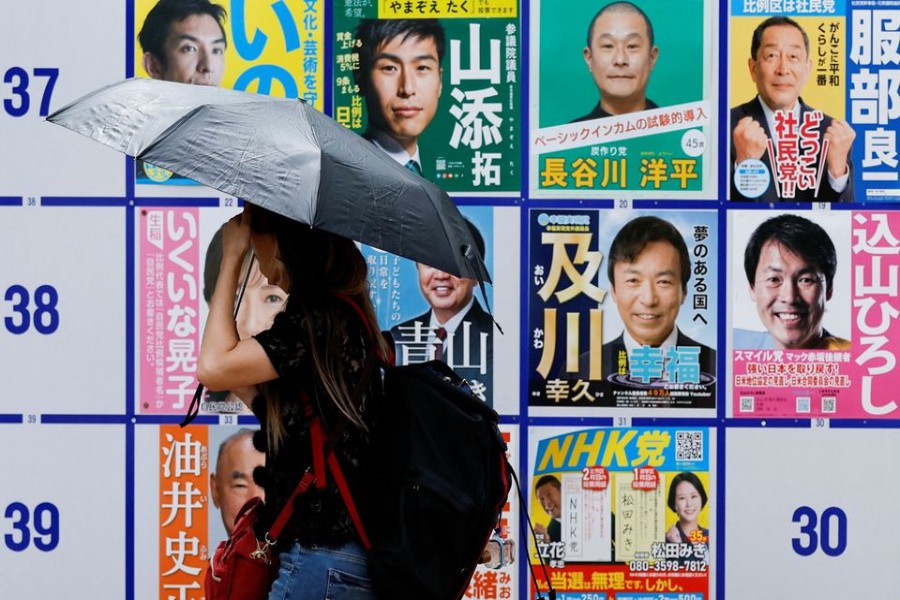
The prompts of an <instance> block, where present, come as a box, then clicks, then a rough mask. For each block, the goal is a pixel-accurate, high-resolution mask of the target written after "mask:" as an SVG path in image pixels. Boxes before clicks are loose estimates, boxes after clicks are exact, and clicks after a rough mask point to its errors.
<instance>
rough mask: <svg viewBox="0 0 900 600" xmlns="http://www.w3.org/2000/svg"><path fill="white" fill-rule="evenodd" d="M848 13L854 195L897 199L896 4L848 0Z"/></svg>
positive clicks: (899, 17)
mask: <svg viewBox="0 0 900 600" xmlns="http://www.w3.org/2000/svg"><path fill="white" fill-rule="evenodd" d="M847 17H848V19H847V20H848V28H849V32H848V34H847V40H848V41H849V47H850V51H849V53H848V55H847V77H848V80H847V82H846V86H847V102H848V104H849V107H848V111H847V112H848V120H849V121H850V123H851V124H852V126H853V129H854V130H855V131H856V138H857V139H856V141H855V142H854V144H853V163H854V165H857V166H856V170H855V172H854V175H855V180H854V185H855V186H856V190H857V191H856V199H857V200H865V201H867V202H884V201H893V202H896V201H898V200H900V174H898V172H900V169H898V164H897V130H898V129H900V123H898V120H900V89H898V88H900V53H898V50H897V36H898V35H900V5H898V4H897V2H895V1H892V0H865V1H862V0H850V1H849V7H848V14H847Z"/></svg>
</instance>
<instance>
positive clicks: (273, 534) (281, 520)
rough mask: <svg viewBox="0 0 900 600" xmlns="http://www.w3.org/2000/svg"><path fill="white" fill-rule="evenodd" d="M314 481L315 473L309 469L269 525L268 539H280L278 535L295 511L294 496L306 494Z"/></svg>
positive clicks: (273, 540)
mask: <svg viewBox="0 0 900 600" xmlns="http://www.w3.org/2000/svg"><path fill="white" fill-rule="evenodd" d="M312 482H313V474H312V473H310V472H309V470H308V469H307V471H306V472H305V473H303V477H301V478H300V483H298V484H297V487H295V488H294V492H293V493H292V494H291V496H290V497H289V498H288V499H287V503H286V504H285V505H284V508H282V509H281V512H280V513H278V517H276V518H275V522H273V523H272V526H271V527H269V532H268V533H267V534H266V537H267V538H269V539H268V540H267V541H272V542H275V541H276V540H277V539H278V536H279V535H281V530H282V529H284V526H285V525H286V524H287V522H288V519H290V518H291V515H292V514H293V513H294V498H296V497H297V496H299V495H301V494H305V493H306V490H308V489H309V486H310V485H311V484H312Z"/></svg>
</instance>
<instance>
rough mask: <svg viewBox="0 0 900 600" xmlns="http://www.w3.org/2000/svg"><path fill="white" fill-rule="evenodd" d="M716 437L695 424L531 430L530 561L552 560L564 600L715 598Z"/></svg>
mask: <svg viewBox="0 0 900 600" xmlns="http://www.w3.org/2000/svg"><path fill="white" fill-rule="evenodd" d="M714 437H715V436H713V435H712V434H711V430H709V429H706V428H702V427H693V426H682V427H615V428H605V427H603V428H593V429H577V428H564V427H532V428H530V429H529V433H528V445H529V449H528V465H529V473H530V482H529V490H528V493H529V507H528V514H529V516H530V518H531V520H532V523H534V528H535V532H536V539H537V542H536V543H531V544H530V547H529V557H530V561H531V563H532V564H533V565H537V564H539V562H540V561H539V557H540V558H543V560H544V562H545V563H546V564H547V565H548V571H547V572H548V573H549V577H550V579H551V581H552V582H553V585H554V587H555V588H556V590H557V591H558V592H561V593H563V594H564V595H567V594H569V595H571V594H583V593H585V592H596V591H605V592H607V593H610V594H612V593H618V592H624V591H628V592H630V593H631V592H633V593H635V594H651V593H652V594H653V596H652V597H653V598H663V599H665V600H672V599H674V598H677V594H675V595H671V596H670V595H667V594H662V595H657V594H658V593H659V591H661V590H669V591H673V592H674V591H677V592H678V594H685V593H687V594H692V593H694V594H698V596H696V597H697V598H700V597H708V594H709V593H710V590H709V582H710V580H711V577H712V576H713V575H712V571H713V565H712V564H711V563H710V556H711V555H712V552H711V549H713V550H714V547H715V536H714V535H711V534H710V532H711V531H715V525H714V523H713V520H714V519H715V515H716V510H715V502H714V491H715V488H716V482H715V469H714V463H715V460H714V457H715V442H714ZM537 575H538V585H540V586H541V589H546V585H545V583H544V581H543V580H542V579H541V578H542V576H543V573H542V572H541V570H540V569H539V570H538V571H537ZM566 597H568V596H566ZM609 597H610V598H611V597H613V596H609ZM615 597H622V596H620V595H617V596H615ZM636 597H642V598H643V597H644V596H643V595H639V596H636ZM646 597H648V598H649V597H651V596H649V595H648V596H646Z"/></svg>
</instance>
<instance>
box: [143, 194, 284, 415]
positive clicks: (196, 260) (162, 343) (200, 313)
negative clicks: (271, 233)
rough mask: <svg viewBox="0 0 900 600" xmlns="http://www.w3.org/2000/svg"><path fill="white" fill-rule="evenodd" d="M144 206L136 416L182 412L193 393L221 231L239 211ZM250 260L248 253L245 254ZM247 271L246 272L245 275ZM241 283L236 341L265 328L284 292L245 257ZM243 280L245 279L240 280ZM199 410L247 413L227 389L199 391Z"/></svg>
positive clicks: (227, 204) (229, 205) (227, 206)
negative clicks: (224, 390) (242, 286)
mask: <svg viewBox="0 0 900 600" xmlns="http://www.w3.org/2000/svg"><path fill="white" fill-rule="evenodd" d="M235 204H236V203H235V202H234V201H233V199H232V200H224V201H223V205H222V206H203V207H200V206H147V207H142V208H140V209H139V210H137V211H135V225H134V227H135V229H134V231H135V238H136V244H135V246H136V247H135V258H136V265H135V273H136V276H137V281H136V284H135V314H136V315H137V318H136V323H135V338H134V339H135V345H136V352H135V363H136V368H137V396H136V399H137V407H136V412H137V413H139V414H155V415H183V414H185V413H186V412H187V409H188V406H189V405H190V404H191V400H192V398H193V396H194V393H195V391H196V390H197V386H198V383H199V382H198V381H197V361H198V359H199V356H200V341H201V340H202V339H203V328H204V326H205V324H206V315H207V313H208V306H209V299H210V298H211V297H212V292H213V290H214V289H215V286H216V280H217V279H218V274H219V264H220V262H221V260H222V236H221V232H220V231H219V230H220V228H221V227H222V226H223V225H224V224H225V222H226V221H227V220H228V219H229V218H231V217H232V216H234V215H236V214H239V209H238V208H237V207H236V206H235ZM248 259H249V257H248ZM248 272H249V275H248ZM242 277H246V279H247V287H246V289H245V293H244V295H243V296H242V297H241V305H240V307H239V309H238V313H237V320H236V323H237V329H238V333H239V335H240V336H241V337H242V338H246V337H248V336H251V335H254V334H256V333H259V332H260V331H262V330H263V329H267V328H268V327H269V326H270V325H271V322H272V319H274V315H275V313H276V312H278V311H280V310H281V309H282V308H283V306H284V303H285V301H286V300H287V294H285V293H284V292H283V291H282V290H281V289H280V288H277V287H276V286H273V285H269V284H268V281H267V280H266V279H265V277H264V276H262V274H261V273H260V272H259V267H258V263H256V261H254V262H253V264H250V261H249V260H245V263H244V266H243V270H242ZM241 281H243V278H242V280H241ZM200 412H201V414H222V415H236V414H249V413H250V410H249V409H248V408H247V406H246V405H245V404H244V403H243V402H241V400H240V399H239V398H238V397H237V396H235V395H234V394H232V393H230V392H210V391H209V390H205V391H204V393H203V395H202V396H201V402H200Z"/></svg>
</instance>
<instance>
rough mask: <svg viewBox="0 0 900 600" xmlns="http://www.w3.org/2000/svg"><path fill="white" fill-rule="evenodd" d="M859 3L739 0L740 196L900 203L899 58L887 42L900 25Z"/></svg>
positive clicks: (733, 30)
mask: <svg viewBox="0 0 900 600" xmlns="http://www.w3.org/2000/svg"><path fill="white" fill-rule="evenodd" d="M859 4H860V5H864V6H865V8H863V7H862V6H861V7H860V10H856V9H853V10H851V6H852V5H853V3H852V2H846V1H844V0H837V1H834V2H792V3H788V2H784V3H781V2H779V3H774V2H772V3H765V2H743V1H741V0H732V1H731V2H730V7H731V13H730V19H729V32H730V49H729V52H730V58H729V67H728V73H729V79H730V83H729V106H730V107H731V111H730V112H731V114H730V123H729V126H728V138H729V141H730V144H729V146H730V149H729V157H728V165H729V172H730V173H731V185H730V196H729V197H730V199H731V200H732V201H739V202H851V201H860V200H879V199H882V200H890V199H892V198H893V199H897V197H898V196H897V191H896V190H897V169H896V155H893V156H892V155H891V152H894V153H895V151H896V140H895V139H894V138H895V137H896V136H895V134H894V133H892V132H888V130H889V129H891V128H890V126H889V124H890V122H891V121H892V120H894V119H896V118H897V117H898V116H900V113H898V112H897V111H896V109H894V110H891V109H889V108H888V105H889V99H890V98H891V97H893V98H894V99H895V102H896V98H897V95H896V94H897V92H896V85H897V84H896V81H895V82H894V83H893V84H892V83H891V77H892V75H891V74H892V73H896V70H895V68H891V66H892V65H891V63H892V62H893V66H894V67H896V64H897V61H898V58H897V55H896V53H894V55H893V56H891V55H890V53H887V52H886V53H884V54H883V53H882V50H880V48H881V43H880V42H879V41H878V40H880V39H881V37H879V36H883V35H887V36H890V35H891V34H890V33H888V32H890V31H891V30H892V28H893V31H895V32H896V30H897V24H896V20H894V21H893V23H892V21H891V19H890V18H887V19H884V18H883V17H886V16H887V13H886V12H885V11H880V10H877V9H878V7H879V5H880V4H881V3H880V2H860V3H859ZM873 9H874V10H873ZM894 19H896V15H895V16H894ZM798 27H799V29H798ZM757 30H758V34H757V39H758V43H759V47H760V50H758V51H757V53H756V56H752V52H751V50H752V44H753V39H754V32H756V31H757ZM801 30H802V31H801ZM882 32H884V33H882ZM894 35H896V33H895V34H894ZM804 37H805V39H804ZM807 45H808V50H807V48H806V46H807ZM873 49H874V50H873ZM892 87H893V92H891V89H892ZM892 94H893V96H892ZM886 126H887V127H886ZM894 129H896V128H894ZM754 131H755V133H754ZM757 136H758V137H757ZM891 182H893V183H891ZM870 188H871V189H870Z"/></svg>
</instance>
